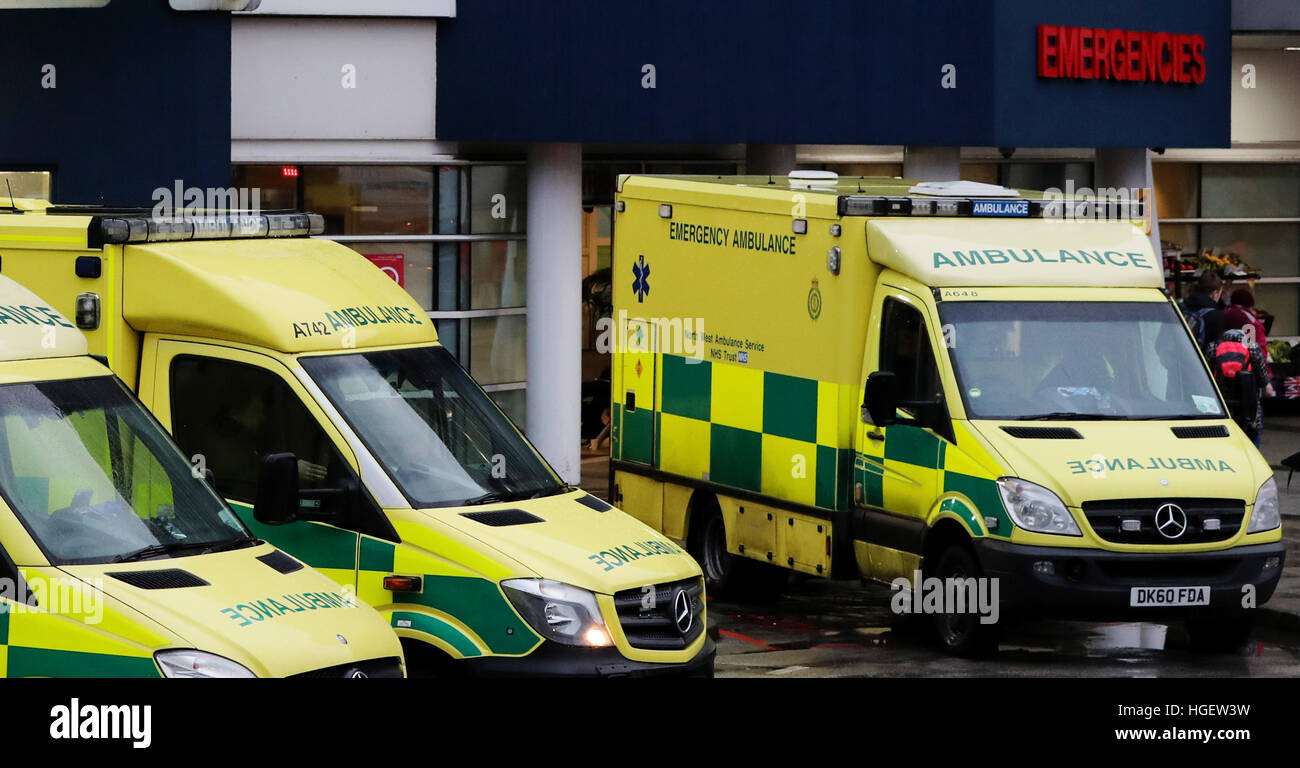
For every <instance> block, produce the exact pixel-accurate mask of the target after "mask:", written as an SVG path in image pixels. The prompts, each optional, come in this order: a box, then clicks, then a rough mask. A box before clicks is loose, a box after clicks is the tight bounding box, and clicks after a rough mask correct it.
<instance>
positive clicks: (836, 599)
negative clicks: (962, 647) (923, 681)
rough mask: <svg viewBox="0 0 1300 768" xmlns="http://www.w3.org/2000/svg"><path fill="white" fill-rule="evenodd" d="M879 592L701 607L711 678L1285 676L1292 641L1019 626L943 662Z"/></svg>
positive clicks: (795, 590) (1283, 634)
mask: <svg viewBox="0 0 1300 768" xmlns="http://www.w3.org/2000/svg"><path fill="white" fill-rule="evenodd" d="M891 595H892V593H891V591H890V590H889V588H888V587H883V586H877V585H860V584H858V583H857V582H831V581H826V580H820V579H807V580H803V581H796V582H795V583H793V584H792V585H791V586H789V587H788V588H787V589H786V591H785V593H784V594H783V595H782V597H781V599H780V600H778V601H776V602H775V603H769V604H758V603H735V602H726V601H723V600H713V599H711V600H710V601H709V624H710V626H711V627H713V628H714V629H715V630H716V633H717V635H718V660H717V665H716V674H717V676H718V677H986V676H996V677H1008V676H1014V677H1085V676H1086V677H1192V676H1196V677H1201V676H1215V677H1294V676H1297V675H1300V634H1297V633H1295V632H1290V631H1284V630H1281V629H1278V628H1275V627H1271V626H1260V627H1257V628H1256V630H1255V632H1254V634H1253V635H1252V637H1251V641H1250V642H1249V643H1248V644H1247V646H1246V648H1244V649H1243V650H1242V651H1241V652H1240V653H1239V654H1232V655H1228V654H1202V653H1196V652H1193V651H1191V650H1190V649H1188V648H1187V640H1186V636H1185V634H1184V633H1183V631H1182V627H1181V625H1180V624H1177V623H1172V624H1169V625H1165V624H1149V623H1143V624H1136V623H1125V624H1096V623H1081V622H1057V621H1053V622H1032V623H1031V622H1026V623H1023V624H1021V625H1018V626H1016V627H1011V628H1008V629H1007V630H1006V632H1005V634H1004V637H1003V641H1002V646H1001V652H1000V653H999V654H998V656H997V657H995V658H993V659H990V660H983V661H971V660H966V659H958V658H953V657H950V656H948V655H947V654H945V653H944V652H943V651H942V650H940V649H939V648H938V647H937V646H936V645H934V643H933V642H932V641H931V640H930V638H929V636H928V633H927V632H926V631H925V630H924V628H921V627H917V626H915V625H912V624H909V623H906V622H902V621H900V620H898V619H897V618H896V617H895V616H894V615H893V614H892V613H891V611H890V608H889V601H890V596H891Z"/></svg>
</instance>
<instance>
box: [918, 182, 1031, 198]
mask: <svg viewBox="0 0 1300 768" xmlns="http://www.w3.org/2000/svg"><path fill="white" fill-rule="evenodd" d="M907 191H908V192H910V193H911V194H913V195H931V196H934V197H1020V193H1019V192H1017V191H1016V190H1014V189H1010V188H1008V187H1003V186H999V185H997V184H985V183H983V182H980V181H923V182H921V183H919V184H917V185H915V186H913V187H912V188H911V189H909V190H907Z"/></svg>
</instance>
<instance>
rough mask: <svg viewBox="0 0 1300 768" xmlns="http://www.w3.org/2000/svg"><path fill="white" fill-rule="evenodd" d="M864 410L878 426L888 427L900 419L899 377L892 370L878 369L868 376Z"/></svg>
mask: <svg viewBox="0 0 1300 768" xmlns="http://www.w3.org/2000/svg"><path fill="white" fill-rule="evenodd" d="M862 410H863V411H865V412H866V415H869V416H870V417H871V423H872V424H875V425H876V426H877V427H888V426H889V425H890V424H893V423H894V422H896V421H898V414H897V411H898V379H897V378H896V377H895V376H894V373H893V372H892V371H876V372H875V373H872V374H871V375H870V376H867V384H866V386H865V387H863V391H862Z"/></svg>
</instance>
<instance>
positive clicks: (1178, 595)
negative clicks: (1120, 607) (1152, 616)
mask: <svg viewBox="0 0 1300 768" xmlns="http://www.w3.org/2000/svg"><path fill="white" fill-rule="evenodd" d="M1128 604H1129V606H1130V607H1132V608H1163V607H1166V606H1168V607H1174V606H1181V605H1209V604H1210V588H1209V587H1133V588H1132V590H1130V591H1129V597H1128Z"/></svg>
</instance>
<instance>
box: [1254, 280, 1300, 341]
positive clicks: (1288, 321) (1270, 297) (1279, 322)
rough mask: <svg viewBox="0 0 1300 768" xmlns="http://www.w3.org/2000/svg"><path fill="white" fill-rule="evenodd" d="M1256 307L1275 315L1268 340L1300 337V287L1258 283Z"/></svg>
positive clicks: (1290, 284) (1293, 284) (1294, 284)
mask: <svg viewBox="0 0 1300 768" xmlns="http://www.w3.org/2000/svg"><path fill="white" fill-rule="evenodd" d="M1255 306H1256V307H1257V308H1258V309H1262V310H1268V311H1269V312H1270V313H1272V315H1273V318H1274V319H1273V330H1272V332H1271V333H1269V334H1268V338H1270V339H1272V338H1276V337H1279V336H1300V285H1297V284H1296V283H1256V284H1255Z"/></svg>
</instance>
